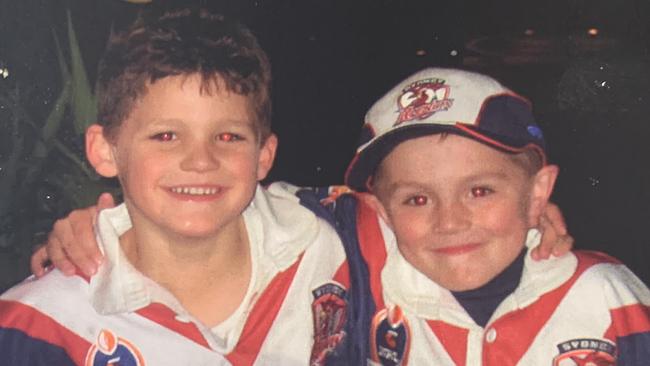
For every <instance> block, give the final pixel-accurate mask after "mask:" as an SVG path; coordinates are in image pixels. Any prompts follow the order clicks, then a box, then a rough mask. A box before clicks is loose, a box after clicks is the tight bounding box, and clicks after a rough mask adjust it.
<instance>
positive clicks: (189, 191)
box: [169, 186, 221, 196]
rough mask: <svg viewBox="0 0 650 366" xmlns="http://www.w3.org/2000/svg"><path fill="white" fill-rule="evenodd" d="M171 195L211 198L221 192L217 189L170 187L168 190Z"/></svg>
mask: <svg viewBox="0 0 650 366" xmlns="http://www.w3.org/2000/svg"><path fill="white" fill-rule="evenodd" d="M169 190H170V191H171V192H172V193H176V194H183V195H190V196H212V195H215V194H217V193H219V192H221V188H218V187H214V186H212V187H198V186H196V187H193V186H182V187H171V188H170V189H169Z"/></svg>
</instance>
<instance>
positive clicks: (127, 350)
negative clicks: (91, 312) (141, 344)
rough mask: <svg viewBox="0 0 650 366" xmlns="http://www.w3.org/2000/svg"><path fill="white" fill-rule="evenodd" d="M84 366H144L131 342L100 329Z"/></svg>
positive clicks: (142, 359) (140, 356)
mask: <svg viewBox="0 0 650 366" xmlns="http://www.w3.org/2000/svg"><path fill="white" fill-rule="evenodd" d="M85 366H144V358H143V357H142V355H141V354H140V351H139V350H138V349H137V348H136V347H135V346H134V345H133V344H131V342H129V341H127V340H126V339H124V338H121V337H118V336H116V335H115V334H114V333H113V332H111V331H110V330H107V329H102V331H101V332H99V335H98V336H97V341H96V342H95V344H93V345H92V347H90V350H88V354H86V362H85Z"/></svg>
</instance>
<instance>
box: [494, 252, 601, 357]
mask: <svg viewBox="0 0 650 366" xmlns="http://www.w3.org/2000/svg"><path fill="white" fill-rule="evenodd" d="M577 256H578V267H577V268H576V271H575V273H574V274H573V276H571V278H569V280H567V281H566V282H565V283H564V284H562V286H560V287H558V288H557V289H555V290H553V291H551V292H548V293H546V294H544V295H542V296H541V297H540V298H539V299H538V300H537V301H536V302H535V303H533V304H532V305H530V306H528V307H526V308H525V309H522V310H517V311H513V312H511V313H509V314H506V315H505V316H503V317H502V318H501V319H499V320H497V321H496V322H494V323H493V324H492V325H491V326H490V327H491V328H494V329H496V331H497V337H496V340H495V341H494V342H492V343H488V342H485V341H484V347H483V363H484V364H485V365H504V364H516V363H517V362H518V361H519V360H520V359H521V357H522V356H523V355H524V353H525V352H526V351H527V350H528V348H529V347H530V345H531V344H532V343H533V340H534V339H535V337H536V336H537V333H538V332H539V330H540V329H541V328H542V327H543V326H544V324H546V323H547V322H548V320H549V318H550V317H551V316H552V315H553V313H554V312H555V309H556V307H557V306H558V304H559V303H560V302H561V301H562V299H563V298H564V297H565V296H566V294H567V292H568V291H569V290H570V289H571V287H572V286H573V285H574V283H575V282H576V281H577V280H578V278H579V277H580V276H581V275H582V273H584V272H585V271H586V270H587V269H588V268H589V267H591V266H593V265H594V264H595V263H598V262H602V261H603V259H604V258H603V257H602V256H599V255H595V254H592V253H584V252H583V253H580V254H577Z"/></svg>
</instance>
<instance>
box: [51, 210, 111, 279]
mask: <svg viewBox="0 0 650 366" xmlns="http://www.w3.org/2000/svg"><path fill="white" fill-rule="evenodd" d="M98 210H99V208H98V206H92V207H88V208H86V209H82V210H75V211H73V212H71V213H70V215H69V216H68V217H67V218H66V219H65V220H66V223H67V224H68V227H69V230H66V231H65V232H63V233H62V234H63V235H62V236H61V237H60V238H59V240H60V242H61V244H62V246H63V250H64V252H65V254H66V256H67V258H68V259H69V260H70V261H72V262H73V263H74V264H75V265H76V266H77V267H79V269H81V271H82V272H83V273H84V274H85V275H87V276H92V275H94V274H95V273H96V272H97V269H98V267H99V265H100V264H101V262H102V258H103V256H102V253H101V251H100V250H99V248H98V246H97V242H96V240H95V231H94V229H93V224H94V221H95V219H96V216H97V212H98Z"/></svg>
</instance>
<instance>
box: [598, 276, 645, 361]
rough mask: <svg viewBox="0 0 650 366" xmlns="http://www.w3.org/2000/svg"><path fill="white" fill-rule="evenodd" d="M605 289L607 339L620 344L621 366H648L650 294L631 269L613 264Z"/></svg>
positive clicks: (605, 282) (618, 345)
mask: <svg viewBox="0 0 650 366" xmlns="http://www.w3.org/2000/svg"><path fill="white" fill-rule="evenodd" d="M611 269H612V273H611V275H610V276H607V278H606V279H605V281H604V282H603V285H604V287H605V288H604V292H605V296H606V300H607V302H608V305H609V309H610V310H609V311H610V316H611V325H610V328H609V329H608V331H607V333H606V337H607V338H609V339H612V340H614V341H615V342H616V346H617V349H618V352H617V353H618V357H617V359H618V361H617V365H619V366H637V365H639V366H640V365H648V360H650V290H648V288H647V287H646V286H645V285H644V284H643V282H642V281H641V280H640V279H639V278H638V277H637V276H636V275H634V273H632V271H630V269H628V268H627V267H625V266H624V265H622V264H612V265H611Z"/></svg>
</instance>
